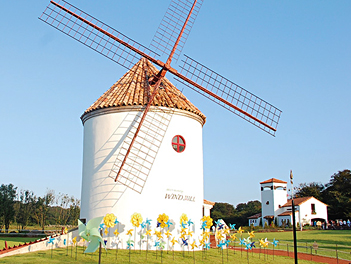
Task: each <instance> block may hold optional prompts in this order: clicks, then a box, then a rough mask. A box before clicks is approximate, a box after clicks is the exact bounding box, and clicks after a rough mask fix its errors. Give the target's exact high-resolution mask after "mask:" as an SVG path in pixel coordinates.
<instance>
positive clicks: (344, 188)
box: [323, 170, 351, 219]
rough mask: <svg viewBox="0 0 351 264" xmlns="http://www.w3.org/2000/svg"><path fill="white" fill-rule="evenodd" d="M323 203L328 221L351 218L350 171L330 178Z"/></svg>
mask: <svg viewBox="0 0 351 264" xmlns="http://www.w3.org/2000/svg"><path fill="white" fill-rule="evenodd" d="M323 193H324V195H325V201H324V202H325V203H326V204H328V205H329V207H328V214H329V218H330V219H347V218H351V171H350V170H343V171H339V172H337V173H335V174H334V175H332V176H331V179H330V181H329V183H327V184H326V189H325V191H324V192H323Z"/></svg>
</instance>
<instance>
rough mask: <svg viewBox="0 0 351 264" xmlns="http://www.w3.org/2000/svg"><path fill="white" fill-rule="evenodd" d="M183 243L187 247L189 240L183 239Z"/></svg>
mask: <svg viewBox="0 0 351 264" xmlns="http://www.w3.org/2000/svg"><path fill="white" fill-rule="evenodd" d="M182 242H183V246H187V245H188V239H184V238H182Z"/></svg>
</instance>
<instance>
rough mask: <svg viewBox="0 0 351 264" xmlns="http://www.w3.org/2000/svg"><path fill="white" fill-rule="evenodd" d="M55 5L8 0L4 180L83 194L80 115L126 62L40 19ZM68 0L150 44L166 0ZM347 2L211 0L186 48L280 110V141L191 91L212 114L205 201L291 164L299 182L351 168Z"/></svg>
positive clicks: (232, 199) (4, 7) (3, 63)
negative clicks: (44, 12)
mask: <svg viewBox="0 0 351 264" xmlns="http://www.w3.org/2000/svg"><path fill="white" fill-rule="evenodd" d="M48 3H49V1H48V0H45V1H43V0H37V1H24V0H21V1H1V8H0V19H1V23H0V32H1V37H0V47H1V48H0V89H1V98H2V100H1V103H2V114H1V115H0V127H1V132H0V149H1V152H0V158H1V162H0V183H6V184H7V183H13V184H14V185H15V186H18V187H19V188H20V189H30V190H33V191H34V192H35V193H36V194H37V195H43V194H44V193H45V191H46V189H47V188H48V189H54V190H55V191H56V192H57V193H58V192H61V193H68V194H70V195H74V196H75V197H80V191H81V190H80V188H81V167H82V148H83V146H82V142H83V126H82V123H81V121H80V119H79V117H80V116H81V114H82V113H83V112H84V110H85V109H86V108H88V107H89V106H90V105H91V104H92V103H93V102H94V101H95V100H96V99H97V98H98V97H99V96H100V95H101V94H102V93H103V92H105V91H106V90H107V89H108V88H109V87H110V86H111V85H112V84H113V83H114V82H115V81H117V80H118V79H119V78H120V77H121V76H122V75H123V74H124V73H125V71H126V70H125V69H124V68H123V67H121V66H119V65H117V64H115V63H114V62H112V61H110V60H108V59H106V58H105V57H103V56H101V55H99V54H98V53H96V52H93V51H92V50H90V49H88V48H86V47H85V46H83V45H82V44H80V43H78V42H77V41H74V40H72V39H71V38H69V37H67V36H66V35H64V34H62V33H60V32H59V31H57V30H55V29H53V28H52V27H49V26H48V25H46V24H45V23H43V22H41V21H40V20H39V19H38V17H39V16H40V15H41V13H42V12H43V11H44V9H45V7H46V6H47V5H48ZM70 3H71V4H73V5H75V6H77V7H79V8H80V9H82V10H84V11H86V12H87V13H89V14H90V15H92V16H94V17H96V18H98V19H100V20H102V21H103V22H105V23H106V24H108V25H110V26H111V27H114V28H116V29H117V30H119V31H121V32H122V33H124V34H126V35H128V36H129V37H131V38H133V39H134V40H136V41H138V42H140V43H142V44H144V45H146V46H148V45H149V43H150V42H151V40H152V37H153V35H154V34H155V32H156V29H157V27H158V25H159V23H160V21H161V19H162V17H163V14H164V12H165V11H166V9H167V7H168V4H169V2H168V1H161V0H148V1H141V0H133V1H112V0H108V1H107V0H106V1H91V0H84V1H83V0H72V1H70ZM350 10H351V2H350V1H320V0H311V1H302V0H300V1H299V0H297V1H271V0H268V1H253V0H246V1H223V0H218V1H209V0H205V1H204V4H203V6H202V8H201V11H200V13H199V15H198V18H197V20H196V23H195V25H194V27H193V29H192V32H191V34H190V36H189V38H188V41H187V43H186V45H185V47H184V49H183V52H184V53H185V54H187V55H188V56H190V57H192V58H193V59H195V60H197V61H199V62H201V63H203V64H204V65H206V66H208V67H209V68H211V69H213V70H214V71H216V72H218V73H220V74H221V75H223V76H225V77H226V78H228V79H230V80H232V81H233V82H235V83H237V84H239V85H240V86H242V87H244V88H245V89H247V90H249V91H250V92H252V93H254V94H256V95H257V96H259V97H261V98H262V99H264V100H266V101H268V102H269V103H271V104H273V105H274V106H276V107H278V108H279V109H281V110H282V111H283V113H282V116H281V119H280V123H279V125H278V132H277V133H276V137H272V136H270V135H268V134H267V133H265V132H263V131H261V130H260V129H258V128H256V127H255V126H252V125H251V124H249V123H247V122H246V121H244V120H242V119H241V118H238V117H237V116H235V115H234V114H232V113H230V112H228V111H226V110H224V109H222V108H221V107H219V106H217V105H216V104H214V103H212V102H210V101H208V100H207V99H206V98H204V97H202V96H201V95H198V94H196V93H195V92H193V91H192V90H190V89H187V88H185V89H184V94H185V95H186V96H187V97H188V98H189V99H190V100H191V101H192V102H193V103H194V104H195V105H196V106H197V107H198V108H199V109H200V110H201V111H202V112H203V113H204V114H205V115H206V116H207V123H206V124H205V126H204V128H203V147H204V179H205V187H204V188H205V198H206V199H208V200H211V201H217V202H219V201H221V202H228V203H232V204H234V205H236V204H238V203H240V202H247V201H249V200H256V199H260V189H259V182H260V181H263V180H266V179H269V178H272V177H274V178H278V179H282V180H286V181H287V180H288V177H289V172H290V170H291V169H292V170H293V173H294V177H295V183H303V182H313V181H316V182H322V183H327V182H328V181H329V180H330V176H331V175H332V174H334V173H336V172H337V171H339V170H344V169H350V161H351V151H350V149H351V139H350V130H351V117H350V110H349V109H350V98H351V89H350V86H351V74H350V72H351V48H350V47H351V30H350V25H351V16H350V15H349V14H350ZM173 66H174V67H175V68H177V65H173ZM166 77H168V78H170V76H169V75H167V76H166ZM170 79H171V78H170ZM171 80H172V79H171Z"/></svg>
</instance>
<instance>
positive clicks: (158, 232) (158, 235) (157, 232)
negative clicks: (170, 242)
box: [154, 230, 162, 239]
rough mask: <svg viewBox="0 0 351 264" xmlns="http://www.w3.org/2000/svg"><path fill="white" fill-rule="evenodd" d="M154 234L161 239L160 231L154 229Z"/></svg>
mask: <svg viewBox="0 0 351 264" xmlns="http://www.w3.org/2000/svg"><path fill="white" fill-rule="evenodd" d="M154 235H156V236H157V239H161V238H162V233H161V231H157V230H155V231H154Z"/></svg>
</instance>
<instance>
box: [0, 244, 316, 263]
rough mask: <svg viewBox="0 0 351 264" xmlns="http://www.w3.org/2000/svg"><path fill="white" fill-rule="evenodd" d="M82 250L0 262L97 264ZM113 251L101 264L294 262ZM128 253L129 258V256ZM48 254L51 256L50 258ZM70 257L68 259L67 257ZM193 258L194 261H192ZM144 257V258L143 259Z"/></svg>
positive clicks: (253, 256)
mask: <svg viewBox="0 0 351 264" xmlns="http://www.w3.org/2000/svg"><path fill="white" fill-rule="evenodd" d="M82 251H83V249H82V248H81V247H78V248H77V252H78V253H77V259H76V255H75V252H76V248H75V247H73V248H72V252H71V248H68V255H67V251H66V249H64V248H61V249H55V250H53V251H52V252H51V250H47V251H40V252H34V253H28V254H23V255H17V256H12V257H6V258H1V261H0V262H1V263H18V264H20V263H40V262H45V263H97V262H98V254H97V253H94V254H83V253H82ZM116 252H117V251H116V250H108V251H107V254H106V253H105V251H103V254H102V258H101V263H116V262H118V263H185V264H186V263H189V264H190V263H203V264H205V263H207V264H220V263H239V264H240V263H245V264H247V263H248V262H249V263H252V264H260V263H262V262H264V263H267V264H268V263H287V264H289V263H291V264H293V263H294V259H292V258H289V257H277V256H275V257H274V260H273V256H268V257H267V258H266V260H265V259H264V255H263V254H261V255H259V254H251V252H250V253H249V254H248V257H249V259H247V253H246V252H245V253H244V254H243V256H242V257H241V255H240V253H239V252H236V254H235V255H234V252H233V251H232V250H229V251H228V261H227V251H226V250H223V251H221V250H217V249H211V250H209V251H207V252H206V254H203V252H201V251H200V252H195V254H194V253H193V252H192V251H190V252H188V251H185V252H184V257H183V253H182V252H176V253H175V254H174V259H173V252H171V251H169V252H168V254H167V251H163V254H162V259H161V252H160V251H158V252H157V257H156V252H154V251H149V252H148V254H147V255H146V251H141V252H140V251H139V250H136V251H134V250H131V251H129V250H119V251H118V255H117V259H116ZM129 252H130V255H129ZM51 253H52V254H53V255H52V257H51ZM71 254H72V256H71ZM194 256H195V261H194ZM146 257H147V258H146ZM299 263H300V264H308V263H317V262H312V261H306V260H299Z"/></svg>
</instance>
